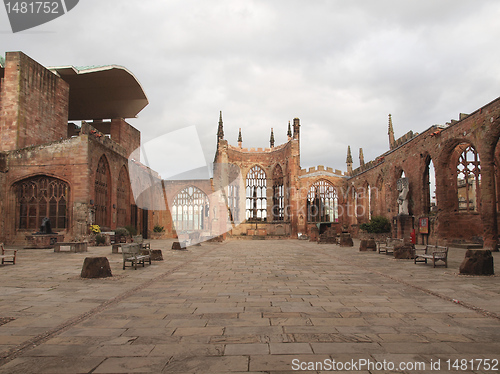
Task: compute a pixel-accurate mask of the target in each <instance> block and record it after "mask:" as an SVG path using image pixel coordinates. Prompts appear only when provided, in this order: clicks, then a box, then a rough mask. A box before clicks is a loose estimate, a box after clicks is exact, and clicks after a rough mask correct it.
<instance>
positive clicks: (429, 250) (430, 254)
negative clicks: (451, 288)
mask: <svg viewBox="0 0 500 374" xmlns="http://www.w3.org/2000/svg"><path fill="white" fill-rule="evenodd" d="M427 260H432V264H433V265H434V267H436V262H437V261H443V262H444V266H445V267H448V247H440V246H437V245H436V246H434V245H426V246H425V249H424V253H416V254H415V263H417V262H425V263H427Z"/></svg>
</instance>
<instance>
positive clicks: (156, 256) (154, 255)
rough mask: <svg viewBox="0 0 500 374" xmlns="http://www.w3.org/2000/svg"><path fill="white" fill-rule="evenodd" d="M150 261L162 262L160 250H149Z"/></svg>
mask: <svg viewBox="0 0 500 374" xmlns="http://www.w3.org/2000/svg"><path fill="white" fill-rule="evenodd" d="M151 261H163V253H162V251H161V249H152V250H151Z"/></svg>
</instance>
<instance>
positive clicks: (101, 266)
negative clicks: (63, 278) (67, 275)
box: [81, 257, 113, 278]
mask: <svg viewBox="0 0 500 374" xmlns="http://www.w3.org/2000/svg"><path fill="white" fill-rule="evenodd" d="M112 276H113V274H111V267H110V266H109V261H108V259H107V258H106V257H86V258H85V260H84V262H83V267H82V273H81V277H82V278H107V277H112Z"/></svg>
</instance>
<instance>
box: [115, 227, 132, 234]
mask: <svg viewBox="0 0 500 374" xmlns="http://www.w3.org/2000/svg"><path fill="white" fill-rule="evenodd" d="M115 235H116V236H129V235H130V233H129V232H128V230H127V229H126V228H125V227H117V228H116V229H115Z"/></svg>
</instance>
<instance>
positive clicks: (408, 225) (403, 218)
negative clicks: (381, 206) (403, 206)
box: [394, 214, 415, 242]
mask: <svg viewBox="0 0 500 374" xmlns="http://www.w3.org/2000/svg"><path fill="white" fill-rule="evenodd" d="M414 220H415V217H413V216H407V215H403V214H400V215H397V216H396V217H394V222H395V223H396V225H395V226H396V227H395V230H394V233H395V235H396V236H395V237H396V238H397V239H406V241H408V242H409V239H410V234H411V231H412V230H413V221H414Z"/></svg>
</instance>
